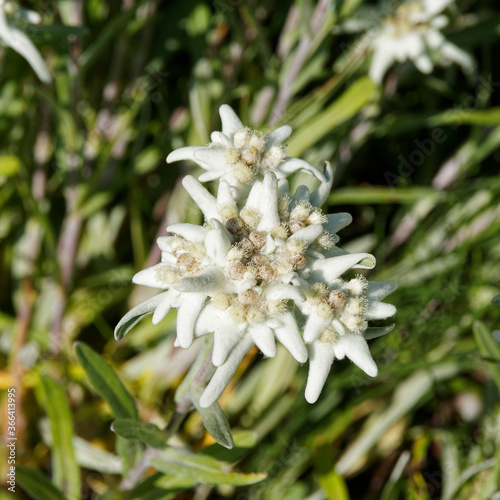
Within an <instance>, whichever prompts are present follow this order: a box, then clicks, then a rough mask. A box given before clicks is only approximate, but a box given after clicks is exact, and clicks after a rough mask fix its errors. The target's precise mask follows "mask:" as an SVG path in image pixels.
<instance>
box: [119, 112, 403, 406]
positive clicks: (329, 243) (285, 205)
mask: <svg viewBox="0 0 500 500" xmlns="http://www.w3.org/2000/svg"><path fill="white" fill-rule="evenodd" d="M225 108H227V107H225ZM226 111H227V110H226ZM231 113H232V114H234V112H233V111H232V110H231ZM282 128H283V127H282ZM238 130H240V131H242V134H241V136H242V137H241V138H239V136H238V135H237V134H235V135H233V136H232V138H233V141H235V144H236V145H237V146H241V147H240V149H239V150H238V151H240V150H241V151H245V148H246V147H247V143H248V141H250V142H251V141H252V140H253V141H254V144H253V146H251V147H254V148H255V149H256V150H257V151H260V149H262V151H260V153H263V152H265V151H266V149H265V147H264V146H262V144H263V143H261V144H256V142H257V139H258V140H261V139H263V136H261V135H259V134H257V133H254V132H249V131H247V130H246V129H243V128H238ZM278 130H279V129H278ZM245 134H246V137H245V138H243V135H245ZM240 139H241V142H239V141H240ZM257 146H259V148H260V149H258V148H257ZM280 148H281V146H280ZM230 150H231V148H229V151H230ZM268 151H270V149H269V150H268ZM174 153H175V152H174ZM224 154H228V153H227V150H226V152H225V153H224ZM238 154H239V155H242V154H243V153H241V152H239V153H238ZM263 158H265V153H263ZM238 161H239V160H238ZM259 161H261V163H262V159H261V160H259ZM260 168H261V167H259V169H260ZM278 173H279V174H280V177H281V179H279V178H278V175H277V173H276V172H275V171H274V170H273V169H272V168H269V169H267V170H266V171H264V172H263V176H262V179H260V178H259V177H257V176H254V177H253V180H252V181H251V182H250V185H249V188H248V192H247V193H246V194H242V191H241V189H239V187H240V186H235V185H234V184H231V183H230V182H229V180H227V179H223V180H221V181H220V183H219V187H218V191H217V196H213V195H212V194H211V193H210V192H209V191H208V190H207V189H205V188H204V187H203V186H202V185H201V184H200V182H199V181H198V180H196V179H195V178H194V177H192V176H186V177H185V178H184V179H183V185H184V187H185V189H186V190H187V191H188V193H189V194H190V196H191V197H192V198H193V200H194V201H195V202H196V203H197V205H198V206H199V208H200V209H201V211H202V212H203V214H204V217H205V224H204V225H203V226H197V225H193V224H182V223H181V224H173V225H171V226H169V227H168V228H167V229H168V231H169V232H170V233H171V236H166V237H162V238H159V239H158V245H159V247H160V249H161V252H162V257H161V262H160V263H159V264H157V265H155V266H153V267H151V268H148V269H145V270H144V271H141V272H139V273H138V274H136V275H135V277H134V279H133V281H134V283H137V284H140V285H146V286H151V287H154V288H159V289H162V290H164V291H163V292H162V293H160V294H158V295H156V296H155V297H153V298H152V299H149V300H148V301H145V302H144V303H142V304H139V305H138V306H136V307H135V308H134V309H132V310H131V311H130V312H129V313H128V314H127V315H126V316H125V317H124V318H123V319H122V320H121V321H120V323H119V324H118V326H117V328H116V333H115V334H116V336H117V338H121V337H122V336H123V335H124V334H125V333H126V332H127V331H128V330H129V329H130V328H131V327H132V326H133V325H134V324H135V323H136V322H137V321H138V320H139V319H140V318H142V317H143V316H144V315H146V314H149V313H153V323H155V324H157V323H158V322H160V321H161V320H162V319H163V318H164V317H165V316H166V314H167V313H168V312H169V311H170V309H172V308H175V309H177V310H178V313H177V338H176V345H178V346H180V347H183V348H188V347H189V346H190V345H191V343H192V342H193V339H194V338H195V337H200V336H203V335H208V334H213V339H214V348H213V354H212V361H213V363H214V365H215V366H217V370H216V372H215V374H214V376H213V378H212V379H211V381H210V383H209V384H208V386H207V388H206V389H205V392H204V393H203V395H202V398H201V400H200V404H201V405H202V406H210V405H211V404H213V403H214V402H215V401H216V400H217V398H218V397H219V396H220V394H221V393H222V391H223V390H224V388H225V386H226V385H227V383H228V382H229V380H230V378H231V377H232V375H233V374H234V372H235V371H236V368H237V367H238V365H239V363H240V362H241V360H242V358H243V356H244V355H245V354H246V353H247V352H248V350H249V349H250V348H251V347H252V346H253V345H256V346H257V347H258V348H259V349H260V351H261V352H262V353H263V354H264V355H265V356H267V357H274V356H275V355H276V341H278V342H280V343H281V344H283V345H284V346H285V348H286V349H288V351H289V352H290V353H291V354H292V356H293V357H294V358H295V359H296V360H297V361H299V362H300V363H304V362H306V361H307V360H308V359H309V360H310V373H309V379H308V384H307V389H306V398H307V400H308V401H310V402H314V401H316V400H317V398H318V397H319V395H320V392H321V389H322V387H323V385H324V383H325V380H326V377H327V375H328V372H329V371H330V367H331V365H332V363H333V360H334V359H335V358H337V359H342V358H343V357H344V356H347V357H348V358H350V359H351V360H352V361H353V362H354V363H356V364H357V365H358V366H360V367H361V368H362V369H363V370H365V371H366V373H368V374H369V375H371V376H374V375H376V373H377V368H376V366H375V363H374V361H373V359H372V357H371V355H370V352H369V350H368V347H367V344H366V340H365V338H364V335H365V333H366V332H367V331H368V330H367V329H368V321H369V320H370V319H381V318H386V317H389V316H392V315H394V313H395V308H394V306H392V305H389V304H385V303H383V302H381V299H383V298H384V297H385V296H386V295H387V294H388V293H390V292H391V291H392V290H393V289H394V285H393V284H392V283H389V282H385V283H376V282H371V283H368V281H367V280H366V279H365V278H364V277H363V276H361V275H358V276H356V277H354V278H352V279H350V280H346V279H344V278H343V277H342V276H343V275H344V274H345V273H346V272H347V271H349V270H351V269H355V268H365V269H366V268H372V267H373V266H374V265H375V259H374V258H373V256H371V255H370V254H366V253H357V254H350V253H348V252H346V251H344V250H342V249H340V248H339V247H338V246H337V245H336V244H337V242H338V241H339V238H338V236H337V234H336V233H337V231H338V230H340V229H341V228H342V227H344V226H346V225H347V224H349V223H350V222H351V220H352V218H351V216H350V215H349V214H347V213H339V214H333V215H325V214H324V213H323V212H322V211H321V208H320V207H321V205H323V203H324V202H325V200H326V197H327V195H328V194H329V192H330V189H331V184H332V179H333V170H332V168H331V166H330V165H329V164H328V163H327V165H326V169H325V173H324V174H321V177H323V178H324V179H325V180H324V182H322V183H321V184H320V185H319V187H318V188H317V189H316V190H315V191H313V192H312V193H310V192H309V190H308V188H307V187H305V186H300V187H299V189H297V191H296V192H295V193H294V194H293V195H292V194H291V193H290V192H289V187H288V182H287V180H286V179H285V178H284V174H283V171H281V172H278Z"/></svg>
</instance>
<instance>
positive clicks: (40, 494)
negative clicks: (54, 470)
mask: <svg viewBox="0 0 500 500" xmlns="http://www.w3.org/2000/svg"><path fill="white" fill-rule="evenodd" d="M16 481H17V483H18V484H19V486H20V487H21V488H22V489H23V490H24V491H25V492H26V493H27V494H28V495H29V496H30V498H32V499H33V500H65V498H64V495H63V494H62V492H61V491H60V490H58V489H57V488H56V487H55V486H54V485H53V484H52V483H51V482H50V480H49V478H48V477H47V476H45V475H44V474H42V473H41V472H40V471H39V470H38V469H34V468H33V467H26V466H25V465H16Z"/></svg>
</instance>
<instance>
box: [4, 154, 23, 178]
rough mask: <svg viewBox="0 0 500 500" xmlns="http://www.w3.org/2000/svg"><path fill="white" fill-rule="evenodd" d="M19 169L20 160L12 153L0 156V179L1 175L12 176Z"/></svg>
mask: <svg viewBox="0 0 500 500" xmlns="http://www.w3.org/2000/svg"><path fill="white" fill-rule="evenodd" d="M20 169H21V161H20V160H19V158H18V157H17V156H14V155H2V156H0V180H1V178H2V177H12V176H13V175H16V174H17V173H18V172H19V170H20Z"/></svg>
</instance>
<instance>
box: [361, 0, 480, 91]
mask: <svg viewBox="0 0 500 500" xmlns="http://www.w3.org/2000/svg"><path fill="white" fill-rule="evenodd" d="M452 1H453V0H412V1H410V2H405V3H402V4H401V5H400V6H399V7H398V9H397V10H396V13H395V15H394V16H391V17H389V18H388V19H387V20H386V22H385V23H384V25H383V27H382V29H381V31H380V32H379V33H378V34H377V36H376V37H375V38H374V39H373V42H372V48H373V59H372V63H371V66H370V78H371V79H372V80H373V81H374V82H376V83H379V84H380V83H381V82H382V80H383V78H384V75H385V73H386V72H387V70H388V69H389V68H390V67H391V66H392V64H393V63H395V62H400V63H402V62H404V61H406V60H411V61H413V63H414V64H415V66H416V67H417V69H418V70H419V71H420V72H422V73H425V74H428V73H431V72H432V70H433V68H434V63H438V64H441V65H448V64H450V63H456V64H458V65H460V66H461V67H462V68H463V69H464V71H465V72H466V73H471V72H472V71H473V69H474V61H473V59H472V57H471V56H470V55H469V54H468V53H467V52H465V51H464V50H462V49H460V48H459V47H457V46H456V45H455V44H453V43H451V42H449V41H448V40H447V39H446V38H445V37H444V35H443V34H442V33H441V30H442V28H444V27H445V26H447V25H448V18H447V17H446V16H445V15H440V13H441V12H442V11H443V10H444V9H445V8H446V7H447V6H448V5H449V4H450V3H451V2H452Z"/></svg>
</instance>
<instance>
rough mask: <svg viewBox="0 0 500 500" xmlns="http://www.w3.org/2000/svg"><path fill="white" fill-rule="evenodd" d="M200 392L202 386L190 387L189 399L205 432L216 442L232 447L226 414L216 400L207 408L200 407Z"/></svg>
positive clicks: (232, 442) (231, 437)
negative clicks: (198, 415) (201, 421)
mask: <svg viewBox="0 0 500 500" xmlns="http://www.w3.org/2000/svg"><path fill="white" fill-rule="evenodd" d="M202 393H203V389H202V388H200V387H191V389H190V391H189V396H190V398H191V401H192V402H193V404H194V406H195V408H196V409H197V410H198V413H199V414H200V417H201V419H202V420H203V425H204V426H205V429H206V430H207V432H208V433H209V434H210V435H211V436H212V437H213V438H214V439H215V441H217V443H219V444H220V445H221V446H224V448H227V449H229V450H230V449H231V448H233V447H234V441H233V436H232V434H231V428H230V427H229V422H228V421H227V418H226V415H225V414H224V412H223V411H222V408H221V407H220V406H219V403H217V402H215V403H214V404H213V405H212V406H209V407H208V408H202V407H201V406H200V397H201V394H202Z"/></svg>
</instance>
